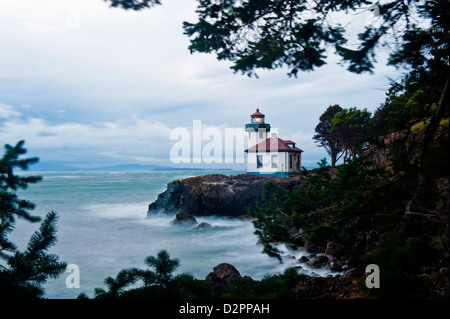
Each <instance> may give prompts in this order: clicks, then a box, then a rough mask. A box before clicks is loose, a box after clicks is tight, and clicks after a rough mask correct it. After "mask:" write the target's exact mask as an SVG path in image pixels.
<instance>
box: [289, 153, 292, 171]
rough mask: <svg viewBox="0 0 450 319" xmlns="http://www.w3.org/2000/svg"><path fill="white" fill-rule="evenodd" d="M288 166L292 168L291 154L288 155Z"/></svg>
mask: <svg viewBox="0 0 450 319" xmlns="http://www.w3.org/2000/svg"><path fill="white" fill-rule="evenodd" d="M289 168H292V154H290V155H289Z"/></svg>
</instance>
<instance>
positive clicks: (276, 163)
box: [245, 109, 303, 177]
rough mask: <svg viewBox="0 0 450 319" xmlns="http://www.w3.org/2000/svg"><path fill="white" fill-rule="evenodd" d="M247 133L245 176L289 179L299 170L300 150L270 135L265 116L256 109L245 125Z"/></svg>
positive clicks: (274, 135)
mask: <svg viewBox="0 0 450 319" xmlns="http://www.w3.org/2000/svg"><path fill="white" fill-rule="evenodd" d="M245 131H246V132H248V134H249V135H248V149H246V150H245V152H246V153H247V174H254V175H263V176H277V177H289V176H290V175H293V174H296V173H298V172H299V171H300V168H301V155H302V152H303V151H302V150H301V149H300V148H298V147H296V146H295V143H294V142H293V141H291V140H283V139H281V138H279V137H278V135H277V134H276V133H270V124H268V123H266V116H265V115H264V114H263V113H261V112H260V111H259V109H256V112H255V113H253V114H251V115H250V123H248V124H246V125H245Z"/></svg>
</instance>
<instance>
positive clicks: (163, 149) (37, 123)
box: [0, 0, 398, 169]
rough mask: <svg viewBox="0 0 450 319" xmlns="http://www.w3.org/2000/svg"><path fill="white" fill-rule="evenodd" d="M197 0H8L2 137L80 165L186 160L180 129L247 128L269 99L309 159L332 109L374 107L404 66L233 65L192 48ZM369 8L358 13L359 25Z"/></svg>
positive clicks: (274, 117)
mask: <svg viewBox="0 0 450 319" xmlns="http://www.w3.org/2000/svg"><path fill="white" fill-rule="evenodd" d="M196 3H197V2H196V1H195V0H167V1H163V5H162V6H158V7H155V8H152V9H149V10H144V11H141V12H132V11H125V10H121V9H112V8H109V6H108V4H107V3H106V2H104V1H103V0H40V1H35V0H0V143H1V144H2V145H4V144H15V143H16V142H17V141H19V140H21V139H24V140H25V141H26V147H27V149H28V151H29V155H30V156H38V157H40V159H41V162H60V163H64V164H68V165H74V166H79V167H95V166H106V165H113V164H124V163H137V164H157V165H175V164H173V163H171V161H170V158H169V155H170V150H171V148H172V147H173V145H174V144H175V142H176V141H173V140H171V139H170V135H171V132H173V130H174V129H176V128H180V127H183V128H186V129H187V130H192V126H193V121H195V120H200V121H201V123H202V125H203V127H204V128H207V127H210V128H217V129H218V130H219V131H221V132H224V130H225V128H243V127H244V125H245V124H246V123H248V122H249V120H250V114H251V113H253V112H254V111H255V110H256V108H259V109H260V111H261V112H262V113H264V114H265V115H266V121H267V122H268V123H270V124H271V126H272V127H274V128H278V133H279V136H280V137H281V138H283V139H291V140H293V141H295V142H296V143H297V146H298V147H300V148H301V149H303V150H304V153H303V164H304V165H305V166H310V165H314V164H315V163H316V162H318V161H319V160H320V159H321V158H323V157H326V153H325V151H324V150H323V149H322V148H319V147H317V145H316V144H315V143H314V141H313V140H312V136H313V135H314V128H315V126H316V125H317V123H318V119H319V117H320V115H321V114H322V113H323V112H324V111H325V109H326V108H327V107H328V106H329V105H333V104H339V105H341V106H342V107H344V108H349V107H355V106H356V107H358V108H367V109H368V110H369V111H372V112H373V111H374V110H375V109H376V108H377V107H378V106H379V105H380V104H381V103H382V102H383V101H384V98H385V92H386V89H387V88H388V87H389V80H388V77H391V78H396V74H398V73H397V72H396V71H395V70H394V69H393V68H390V67H386V66H385V65H384V60H383V56H382V55H381V56H380V63H379V65H378V66H377V69H376V70H375V73H374V74H373V75H355V74H351V73H349V72H347V71H346V70H345V68H343V67H341V66H339V65H337V64H336V61H337V59H336V58H335V57H333V56H332V57H331V58H330V59H329V61H328V64H327V65H326V66H325V67H322V68H320V69H317V70H316V71H314V72H308V73H301V74H299V77H298V78H297V79H294V78H289V77H287V75H286V73H287V71H288V70H285V69H280V70H275V71H267V72H263V71H259V72H258V74H259V79H256V78H248V77H247V76H245V75H241V74H234V73H233V72H232V71H231V70H230V65H231V64H230V63H229V62H222V61H221V62H219V61H217V60H216V58H215V56H214V55H207V54H198V53H197V54H193V55H191V54H190V53H189V50H188V49H187V47H188V45H189V40H188V38H187V37H186V36H185V35H183V30H182V22H183V21H190V22H194V21H196V14H195V8H196ZM370 17H371V13H370V12H362V13H361V14H358V15H355V16H354V17H350V20H351V21H350V22H352V23H351V24H348V28H349V29H351V28H352V26H354V25H362V24H364V23H365V22H366V20H367V19H369V18H370ZM204 143H207V141H206V142H204ZM238 151H239V150H238ZM178 165H181V164H178ZM201 165H202V166H203V167H208V164H206V163H202V164H201ZM183 166H184V167H190V166H191V167H193V166H194V164H192V165H191V164H183ZM222 167H233V168H237V169H239V168H242V167H243V165H242V164H236V165H231V166H230V165H222Z"/></svg>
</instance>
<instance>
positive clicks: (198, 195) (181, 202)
mask: <svg viewBox="0 0 450 319" xmlns="http://www.w3.org/2000/svg"><path fill="white" fill-rule="evenodd" d="M266 182H271V183H274V184H277V185H279V186H281V187H283V188H286V189H291V188H292V187H293V186H294V185H298V184H299V183H300V180H299V178H298V176H297V177H295V176H294V177H290V178H280V177H263V176H256V175H247V174H239V175H235V176H226V175H220V174H211V175H204V176H198V177H190V178H187V179H183V180H176V181H173V182H171V183H169V184H168V185H167V190H166V191H164V192H163V193H161V194H159V195H158V198H157V199H156V201H155V202H153V203H151V204H150V205H149V208H148V212H147V215H151V214H155V213H171V214H176V213H187V214H190V215H193V216H210V215H218V216H234V217H236V216H241V215H245V214H246V213H247V211H246V207H248V206H249V205H253V204H254V203H255V202H256V200H259V199H260V198H261V192H262V189H263V186H264V183H266Z"/></svg>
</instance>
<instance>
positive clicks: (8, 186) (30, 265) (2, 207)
mask: <svg viewBox="0 0 450 319" xmlns="http://www.w3.org/2000/svg"><path fill="white" fill-rule="evenodd" d="M23 146H24V141H20V142H19V143H17V144H16V145H15V146H14V147H12V146H10V145H5V150H6V152H5V154H4V156H3V157H2V158H1V159H0V296H1V297H7V298H40V297H42V296H43V294H44V289H43V287H42V285H43V284H44V283H45V282H46V281H47V279H49V278H52V279H54V278H57V277H58V276H59V275H60V274H61V273H62V272H64V270H65V268H66V264H65V263H64V262H60V261H59V260H58V256H56V255H54V254H49V253H48V250H49V248H51V247H52V246H53V245H54V244H55V243H56V220H57V216H56V213H55V212H53V211H52V212H49V213H48V214H47V215H46V216H45V218H44V220H43V221H42V223H41V225H40V228H39V230H38V231H36V232H35V233H34V234H33V235H32V236H31V238H30V240H29V242H28V246H27V249H26V250H25V251H24V252H21V251H19V250H18V249H17V247H16V245H14V243H12V242H11V241H9V239H8V234H10V233H11V232H12V231H13V230H14V226H15V221H16V217H19V218H23V219H25V220H27V221H29V222H38V221H40V218H39V217H38V216H33V215H31V214H30V212H29V211H30V210H32V209H34V207H35V205H34V204H33V203H31V202H29V201H27V200H24V199H19V198H18V196H17V190H19V189H27V187H28V185H29V184H33V183H37V182H39V181H40V180H41V177H39V176H19V175H15V174H14V169H15V168H21V169H23V170H26V169H27V168H28V166H29V165H30V164H33V163H36V162H37V161H38V158H36V157H32V158H27V159H19V157H20V156H21V155H23V154H25V153H26V149H25V148H24V147H23Z"/></svg>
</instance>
